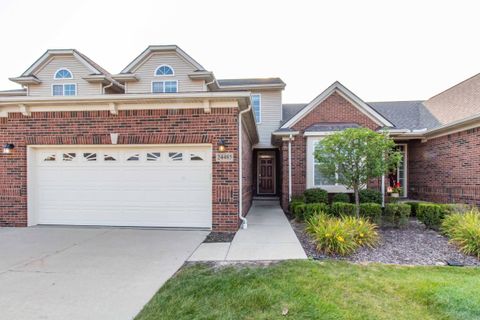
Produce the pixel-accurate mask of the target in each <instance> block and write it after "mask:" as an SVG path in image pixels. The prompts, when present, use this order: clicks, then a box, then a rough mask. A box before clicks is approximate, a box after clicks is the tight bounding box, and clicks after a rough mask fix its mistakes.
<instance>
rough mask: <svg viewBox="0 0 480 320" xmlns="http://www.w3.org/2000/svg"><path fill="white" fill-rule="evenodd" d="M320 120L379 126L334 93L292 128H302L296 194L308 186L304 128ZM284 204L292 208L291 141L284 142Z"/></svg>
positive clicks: (295, 155) (295, 150)
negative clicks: (290, 180) (289, 181)
mask: <svg viewBox="0 0 480 320" xmlns="http://www.w3.org/2000/svg"><path fill="white" fill-rule="evenodd" d="M319 122H352V123H357V124H359V125H360V126H362V127H366V128H370V129H372V130H376V129H378V127H379V126H378V124H376V123H375V122H373V121H372V120H371V119H370V118H369V117H367V116H366V115H364V114H363V113H362V112H360V111H359V110H358V109H357V108H356V107H355V106H353V105H352V104H351V103H350V102H348V101H347V100H346V99H345V98H343V97H342V96H341V95H340V94H338V93H336V92H334V93H333V94H332V95H331V96H329V97H328V98H327V99H325V100H324V101H323V102H322V103H320V104H319V105H318V106H317V107H315V109H313V110H312V111H310V113H309V114H308V115H306V116H305V117H304V118H303V119H301V120H300V121H299V122H297V123H296V124H295V125H294V126H293V127H292V129H293V130H295V131H300V134H299V135H297V136H295V140H294V141H293V142H292V194H293V195H299V194H302V193H303V192H304V191H305V189H306V180H305V177H306V174H307V171H306V170H307V168H306V161H307V159H306V150H307V148H306V146H307V139H306V138H305V137H304V136H303V133H304V130H305V129H306V128H308V127H309V126H311V125H312V124H315V123H319ZM281 152H282V181H283V183H282V207H283V208H284V209H286V208H287V207H288V142H284V143H283V145H282V149H281Z"/></svg>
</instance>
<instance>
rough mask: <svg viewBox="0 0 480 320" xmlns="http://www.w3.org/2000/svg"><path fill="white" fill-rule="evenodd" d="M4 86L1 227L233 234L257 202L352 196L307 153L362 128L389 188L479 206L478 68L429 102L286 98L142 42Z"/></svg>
mask: <svg viewBox="0 0 480 320" xmlns="http://www.w3.org/2000/svg"><path fill="white" fill-rule="evenodd" d="M11 80H12V81H14V82H16V83H18V84H20V85H21V86H22V89H18V90H7V91H0V143H1V144H2V145H3V146H4V153H3V154H0V203H1V206H0V226H29V225H37V224H63V225H112V226H154V227H182V228H184V227H188V228H206V229H212V230H214V231H226V232H228V231H235V230H237V228H238V227H239V226H240V225H241V223H242V221H245V220H246V218H245V216H246V215H247V213H248V210H249V208H250V205H251V202H252V199H253V198H254V197H278V198H280V199H281V204H282V205H283V206H284V207H285V206H286V205H287V203H288V199H289V197H290V196H291V195H294V194H299V193H301V192H303V191H304V190H305V189H306V188H310V187H322V188H324V189H327V190H328V191H329V192H331V193H338V192H350V191H349V190H347V189H346V188H345V187H343V186H341V185H338V184H336V183H335V181H328V180H327V179H325V178H323V177H321V175H320V174H319V173H318V172H317V171H316V170H315V161H314V159H313V155H312V153H313V149H314V148H315V143H316V142H317V141H319V140H320V139H322V137H323V136H324V135H325V134H329V133H330V132H332V131H336V130H342V129H344V128H348V127H359V126H362V127H367V128H370V129H372V130H380V129H383V128H386V129H387V130H389V131H390V134H391V135H392V137H394V138H395V141H396V142H397V143H398V148H399V149H400V150H401V151H402V152H403V153H404V155H405V157H404V159H405V160H404V161H403V163H402V165H401V166H400V167H399V169H398V170H397V172H392V173H391V174H390V175H389V176H388V177H387V178H388V180H387V183H393V182H396V181H399V182H401V184H402V186H403V188H404V191H403V194H404V196H406V197H410V198H415V199H427V200H435V201H442V202H450V201H462V202H469V203H478V202H480V201H479V199H480V190H478V188H479V187H478V186H479V185H480V183H479V182H480V181H479V180H480V172H479V171H480V166H479V163H478V162H479V161H480V160H478V155H477V154H476V150H477V149H478V148H477V146H478V144H479V139H478V138H479V135H480V134H479V133H478V132H477V129H476V128H477V127H479V126H480V116H478V112H480V110H479V106H480V98H479V97H480V94H479V93H480V76H476V77H473V78H471V79H469V80H467V81H465V82H463V83H461V84H459V85H457V86H455V87H453V88H451V89H449V90H447V91H445V92H443V93H441V94H439V95H437V96H435V97H433V98H431V99H429V100H427V101H407V102H377V103H365V102H363V101H362V100H361V99H360V98H359V97H357V96H356V95H355V94H354V93H352V92H351V91H350V90H348V89H347V88H345V87H344V86H343V85H341V84H340V83H338V82H335V83H334V84H332V85H331V86H330V87H329V88H327V89H326V90H325V91H324V92H322V93H321V94H320V95H319V96H318V97H316V98H315V99H314V100H312V102H310V103H308V104H295V105H292V104H282V91H283V90H284V88H285V83H284V82H283V81H282V80H281V79H279V78H268V79H258V78H251V79H223V80H222V79H216V78H215V76H214V74H213V72H211V71H207V70H206V69H205V68H204V67H203V66H202V65H200V64H199V63H198V62H197V61H195V60H194V59H193V58H192V57H190V56H189V55H188V54H187V53H185V52H184V51H183V50H181V49H180V48H178V47H177V46H150V47H148V48H147V49H146V50H145V51H144V52H142V53H140V54H139V56H138V57H136V58H135V59H134V60H133V61H132V62H131V63H129V64H128V65H127V67H125V69H124V70H122V71H121V72H120V73H118V74H111V73H109V72H108V71H106V70H105V69H103V68H102V67H101V66H99V65H98V64H97V63H95V62H94V61H92V60H91V59H90V58H88V57H87V56H85V55H84V54H82V53H80V52H78V51H77V50H48V51H47V52H46V53H45V54H44V55H43V56H42V57H40V58H39V59H38V60H37V61H35V62H34V64H33V65H32V66H30V67H29V68H28V69H27V70H26V71H25V72H24V73H23V74H21V75H20V76H19V77H15V78H11ZM453 110H459V112H458V113H457V112H455V111H453ZM460 111H461V112H460ZM239 177H242V178H241V179H240V178H239Z"/></svg>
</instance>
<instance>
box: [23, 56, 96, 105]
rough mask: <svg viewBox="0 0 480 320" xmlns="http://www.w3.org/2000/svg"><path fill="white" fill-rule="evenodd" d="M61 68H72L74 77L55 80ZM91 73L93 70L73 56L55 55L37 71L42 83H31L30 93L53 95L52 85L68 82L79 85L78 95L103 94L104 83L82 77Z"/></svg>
mask: <svg viewBox="0 0 480 320" xmlns="http://www.w3.org/2000/svg"><path fill="white" fill-rule="evenodd" d="M61 68H67V69H68V70H70V72H71V73H72V75H73V79H59V80H55V79H54V76H55V73H56V72H57V71H58V70H59V69H61ZM90 74H91V71H90V70H89V69H88V68H87V67H86V66H85V65H84V64H83V63H81V62H80V61H78V60H77V59H76V58H75V57H73V56H70V55H65V56H53V57H52V58H50V60H48V61H47V62H46V63H45V64H44V65H43V66H42V67H41V68H40V69H39V70H38V71H37V72H36V73H35V76H36V77H37V78H38V79H39V80H40V81H42V83H40V84H33V85H29V86H28V95H29V96H39V97H40V96H41V97H48V96H52V85H54V84H66V83H72V84H76V85H77V95H78V96H84V95H94V94H97V95H98V94H102V85H101V84H100V83H89V82H87V81H85V80H83V79H82V78H83V77H85V76H88V75H90Z"/></svg>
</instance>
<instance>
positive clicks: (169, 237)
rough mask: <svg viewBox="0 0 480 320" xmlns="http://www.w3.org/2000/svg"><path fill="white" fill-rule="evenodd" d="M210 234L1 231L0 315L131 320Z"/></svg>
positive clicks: (68, 229) (67, 229) (64, 229)
mask: <svg viewBox="0 0 480 320" xmlns="http://www.w3.org/2000/svg"><path fill="white" fill-rule="evenodd" d="M207 234H208V232H207V231H177V230H175V231H166V230H157V229H120V228H77V227H34V228H8V229H5V228H0V318H1V319H16V320H22V319H29V320H30V319H35V320H37V319H48V320H51V319H62V320H65V319H69V320H75V319H82V320H83V319H103V320H106V319H115V320H122V319H132V318H133V317H135V315H136V314H137V313H138V312H139V311H140V310H141V309H142V307H143V306H144V305H145V304H146V303H147V302H148V301H149V299H150V298H151V297H152V296H153V295H154V294H155V292H156V291H157V290H158V289H159V288H160V287H161V286H162V284H163V283H164V282H165V281H166V280H168V279H169V278H170V277H171V276H172V275H173V274H174V273H175V272H176V271H177V270H178V268H180V267H181V266H182V264H183V263H184V261H185V260H186V259H188V257H189V256H190V255H191V254H192V252H193V251H194V250H195V249H196V248H197V247H198V246H199V245H200V243H201V242H202V241H203V240H204V239H205V237H206V235H207Z"/></svg>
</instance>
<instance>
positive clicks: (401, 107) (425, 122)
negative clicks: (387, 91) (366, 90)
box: [368, 100, 440, 130]
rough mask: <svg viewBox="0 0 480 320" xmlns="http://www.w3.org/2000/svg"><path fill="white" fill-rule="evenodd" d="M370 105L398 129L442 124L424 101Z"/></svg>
mask: <svg viewBox="0 0 480 320" xmlns="http://www.w3.org/2000/svg"><path fill="white" fill-rule="evenodd" d="M368 105H370V106H371V107H372V108H373V109H375V110H376V111H377V112H378V113H380V114H381V115H383V116H384V117H385V118H387V119H388V120H389V121H390V122H392V123H393V125H394V126H395V128H398V129H410V130H419V129H431V128H434V127H437V126H439V125H440V122H439V121H438V120H437V119H436V118H435V117H434V116H433V115H432V114H431V113H430V111H428V109H427V108H426V107H425V106H424V105H423V101H418V100H417V101H384V102H368Z"/></svg>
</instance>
